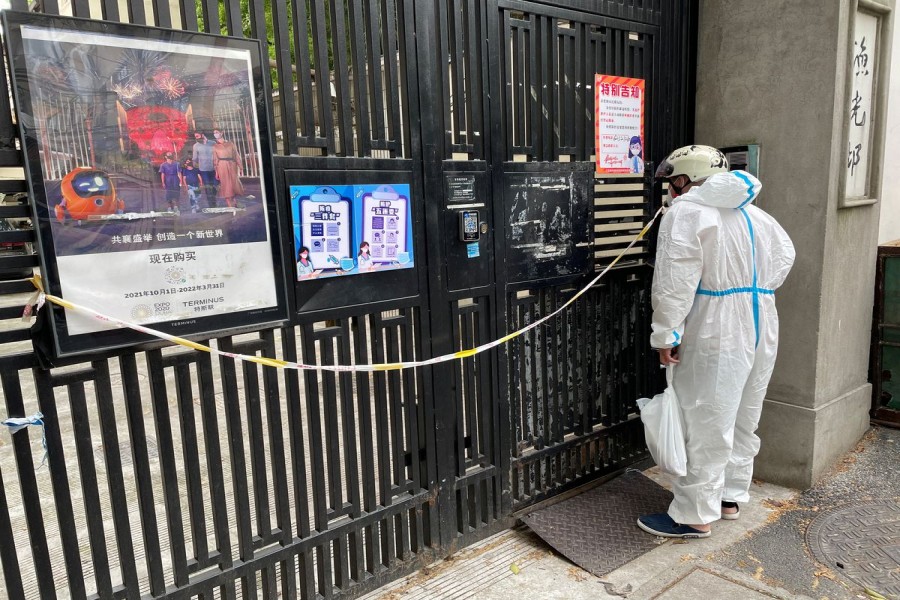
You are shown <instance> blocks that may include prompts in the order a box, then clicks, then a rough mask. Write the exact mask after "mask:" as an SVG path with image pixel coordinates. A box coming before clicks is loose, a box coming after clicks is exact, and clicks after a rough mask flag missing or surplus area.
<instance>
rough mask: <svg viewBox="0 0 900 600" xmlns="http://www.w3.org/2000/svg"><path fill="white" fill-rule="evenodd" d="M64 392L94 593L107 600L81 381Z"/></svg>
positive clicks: (105, 560)
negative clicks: (67, 399)
mask: <svg viewBox="0 0 900 600" xmlns="http://www.w3.org/2000/svg"><path fill="white" fill-rule="evenodd" d="M68 391H69V406H70V409H71V411H72V425H73V434H74V437H75V452H76V455H77V456H78V472H79V476H80V479H81V493H82V496H83V498H84V513H85V517H86V519H87V530H88V539H89V540H90V547H91V560H92V561H93V564H95V565H100V566H101V568H99V569H95V570H94V579H95V581H96V584H97V594H98V595H99V596H100V597H101V598H109V597H110V596H112V581H111V580H110V575H109V570H108V569H107V568H103V567H102V565H109V553H108V552H107V550H106V536H105V535H104V532H103V509H102V507H101V505H100V493H99V490H98V487H97V465H96V464H95V463H94V448H93V443H92V440H91V424H90V418H89V417H88V412H87V400H86V397H85V392H84V382H78V383H73V384H70V385H69V386H68ZM117 450H118V448H114V449H113V451H117Z"/></svg>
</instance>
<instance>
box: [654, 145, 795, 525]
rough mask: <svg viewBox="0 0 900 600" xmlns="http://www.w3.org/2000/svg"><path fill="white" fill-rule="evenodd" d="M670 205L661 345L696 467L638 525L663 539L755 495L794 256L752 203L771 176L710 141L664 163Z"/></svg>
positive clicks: (663, 244)
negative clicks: (761, 176)
mask: <svg viewBox="0 0 900 600" xmlns="http://www.w3.org/2000/svg"><path fill="white" fill-rule="evenodd" d="M656 175H657V177H659V178H663V179H665V180H667V181H668V182H669V195H670V196H671V206H670V207H669V208H668V210H667V212H666V213H665V215H663V218H662V222H661V224H660V231H659V241H658V245H657V253H656V269H655V272H654V275H653V288H652V305H653V333H652V335H651V338H650V343H651V346H653V348H655V349H657V350H658V352H659V358H660V362H661V363H662V364H663V365H672V368H673V369H674V371H673V376H674V377H673V386H674V388H675V394H676V396H677V397H678V402H679V404H680V406H681V409H682V415H683V420H684V432H685V443H686V447H687V474H686V475H685V476H684V477H676V478H674V481H673V492H674V495H675V498H674V500H673V501H672V503H671V505H670V506H669V510H668V513H667V514H666V513H663V514H657V515H645V516H642V517H640V518H639V519H638V526H640V528H641V529H643V530H644V531H647V532H649V533H652V534H655V535H658V536H663V537H707V536H709V535H710V523H712V522H713V521H716V520H718V519H720V518H723V519H729V520H733V519H737V518H738V515H739V510H740V509H739V507H738V504H737V503H739V502H747V501H748V500H749V499H750V496H749V489H750V480H751V477H752V473H753V459H754V457H755V456H756V454H757V452H758V451H759V438H758V437H757V436H756V434H755V431H756V428H757V425H758V423H759V417H760V412H761V411H762V404H763V398H764V396H765V393H766V387H767V386H768V384H769V378H770V376H771V375H772V368H773V366H774V364H775V354H776V350H777V348H778V314H777V313H776V311H775V296H774V292H775V290H776V289H777V288H778V287H779V286H780V285H781V284H782V283H783V282H784V280H785V278H786V277H787V274H788V271H790V269H791V265H793V263H794V246H793V244H792V243H791V240H790V238H789V237H788V235H787V233H785V231H784V229H782V228H781V226H780V225H779V224H778V223H777V222H776V221H775V219H774V218H772V217H771V216H770V215H768V214H767V213H765V212H764V211H763V210H761V209H760V208H758V207H756V206H753V204H752V203H753V201H754V200H755V199H756V197H757V195H758V194H759V191H760V189H761V188H762V184H761V183H760V182H759V180H758V179H756V178H755V177H753V176H752V175H750V174H749V173H746V172H743V171H734V172H729V170H728V163H727V161H726V159H725V156H724V155H723V154H722V153H721V152H720V151H719V150H717V149H715V148H711V147H709V146H697V145H695V146H686V147H684V148H679V149H678V150H675V151H674V152H672V154H670V155H669V156H668V158H667V159H666V160H665V161H664V162H663V163H662V164H661V165H660V166H659V169H658V171H657V174H656Z"/></svg>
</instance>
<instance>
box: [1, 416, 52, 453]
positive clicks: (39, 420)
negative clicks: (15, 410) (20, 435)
mask: <svg viewBox="0 0 900 600" xmlns="http://www.w3.org/2000/svg"><path fill="white" fill-rule="evenodd" d="M2 424H3V425H6V426H7V427H9V433H10V434H13V433H16V432H18V431H21V430H23V429H25V428H26V427H40V428H41V446H43V447H44V457H43V458H42V459H41V466H44V463H45V462H47V426H46V424H45V423H44V414H43V413H39V412H36V413H34V414H33V415H31V416H30V417H10V418H8V419H6V420H4V421H2Z"/></svg>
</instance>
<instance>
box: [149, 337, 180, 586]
mask: <svg viewBox="0 0 900 600" xmlns="http://www.w3.org/2000/svg"><path fill="white" fill-rule="evenodd" d="M147 365H148V367H149V371H150V402H151V403H152V404H153V416H154V419H155V421H156V441H157V445H158V448H159V461H160V467H161V474H162V482H163V495H164V497H165V506H166V524H167V526H168V532H169V551H170V554H171V557H172V567H173V571H174V573H173V575H174V582H175V585H177V586H180V585H185V584H187V582H188V570H187V555H186V547H185V539H184V521H183V519H182V514H181V490H180V488H179V486H178V471H177V465H176V462H175V443H174V436H173V434H172V421H171V417H170V415H169V398H168V391H167V390H166V380H165V362H164V361H163V357H162V353H161V352H160V351H159V350H153V351H150V352H148V353H147Z"/></svg>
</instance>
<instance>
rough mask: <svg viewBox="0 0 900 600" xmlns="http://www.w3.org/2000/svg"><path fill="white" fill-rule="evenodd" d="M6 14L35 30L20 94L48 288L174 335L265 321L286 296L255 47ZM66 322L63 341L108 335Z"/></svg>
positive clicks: (20, 71) (20, 35)
mask: <svg viewBox="0 0 900 600" xmlns="http://www.w3.org/2000/svg"><path fill="white" fill-rule="evenodd" d="M6 18H7V19H15V18H21V19H22V20H24V21H25V23H24V24H22V25H21V26H20V27H18V28H14V31H15V33H16V37H17V40H16V41H17V42H19V43H20V44H21V54H22V56H21V57H19V58H17V59H14V60H17V62H18V63H19V65H21V68H20V67H19V66H18V65H17V68H16V69H15V70H14V72H15V77H16V82H15V83H16V91H17V103H18V104H19V105H20V119H22V120H23V131H24V133H25V136H24V137H25V139H26V145H27V148H26V150H27V151H28V157H29V164H28V168H29V175H30V179H31V183H32V185H33V187H34V188H35V191H36V194H35V196H36V202H37V203H38V208H37V212H38V216H39V217H41V213H42V212H43V215H44V217H43V218H41V223H40V237H41V238H42V239H41V240H40V241H41V244H42V249H43V258H44V261H45V262H47V263H48V265H47V267H45V277H46V278H48V279H49V280H50V281H49V283H50V284H51V290H52V289H54V287H55V288H56V289H58V293H59V295H61V296H62V297H63V298H64V299H65V300H68V301H70V302H73V303H75V304H80V305H83V306H86V307H89V308H92V309H94V310H96V311H98V312H101V313H103V314H106V315H110V316H113V317H117V318H119V319H123V320H126V321H129V322H133V323H137V324H144V325H150V326H152V325H153V324H159V323H163V324H169V326H170V327H169V329H168V330H169V331H175V332H176V333H180V332H181V330H180V329H179V327H184V326H187V327H186V330H187V331H186V332H190V331H191V330H203V329H204V327H203V326H202V325H201V321H202V319H203V318H207V317H215V318H216V319H208V320H207V323H213V322H215V321H216V320H217V319H218V318H219V317H220V316H222V315H229V319H230V320H229V322H231V321H235V324H238V323H240V324H244V325H246V324H249V323H252V322H254V321H257V322H258V321H265V320H266V317H265V314H266V313H267V312H268V313H272V312H273V310H272V309H275V308H276V307H277V306H278V305H279V293H278V285H277V281H278V279H277V276H276V269H277V268H278V267H276V265H277V263H276V256H277V255H276V252H277V243H273V240H272V236H273V235H275V234H274V233H273V232H274V231H275V229H274V227H273V224H270V223H269V220H270V215H269V207H268V203H269V202H270V200H269V198H267V195H266V186H265V184H264V181H263V179H262V177H261V174H262V173H263V158H264V156H265V155H266V154H267V153H268V143H266V144H265V145H263V144H262V139H261V134H260V128H259V127H260V115H262V121H263V125H264V126H265V125H266V123H265V119H266V117H265V107H264V106H263V107H260V106H258V105H257V94H258V93H259V92H261V90H262V87H261V85H260V84H259V82H258V81H257V82H254V61H255V63H256V64H257V65H258V64H259V56H258V53H259V47H258V44H257V43H256V42H250V43H244V42H235V41H232V40H229V39H227V38H216V37H213V36H196V35H194V36H190V39H191V41H194V40H197V41H199V42H205V43H188V42H181V41H177V39H178V36H175V35H171V36H164V35H160V34H159V33H158V31H159V30H140V29H138V31H141V32H143V31H147V32H150V33H152V32H154V31H156V32H157V35H156V36H155V37H150V39H147V37H146V36H142V35H137V34H135V35H125V34H124V29H125V27H123V26H116V27H112V26H110V27H109V28H107V29H106V30H105V31H110V32H111V33H100V32H91V31H84V30H80V31H75V30H74V29H72V30H70V29H68V28H66V27H59V26H55V24H53V25H42V24H41V23H42V21H40V20H39V21H37V24H32V23H34V21H32V20H31V19H30V18H28V17H24V16H22V17H15V15H14V14H13V15H7V17H6ZM7 26H8V27H10V25H9V24H8V25H7ZM120 31H121V33H119V34H118V35H117V34H116V33H118V32H120ZM165 37H169V38H170V39H169V40H165V39H163V38H165ZM181 37H188V36H181ZM155 38H159V39H155ZM254 53H256V55H255V56H254ZM257 72H258V71H257ZM23 107H24V109H26V110H22V109H23ZM22 113H25V114H22ZM48 233H49V235H48ZM48 267H49V268H48ZM48 271H49V273H48ZM274 312H277V310H276V311H274ZM242 314H243V315H245V316H246V317H247V318H246V319H240V315H242ZM268 320H272V317H271V316H270V317H269V318H268ZM65 322H66V330H67V334H68V335H69V336H77V335H83V334H92V333H94V332H98V331H101V330H103V329H106V328H107V327H106V326H105V324H103V323H101V322H98V321H96V320H93V319H90V318H89V317H85V316H82V315H79V314H76V313H72V312H70V311H67V312H66V313H65ZM220 323H221V321H220ZM221 326H222V325H221V324H220V325H219V326H218V327H206V330H210V329H217V328H219V327H221Z"/></svg>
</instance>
